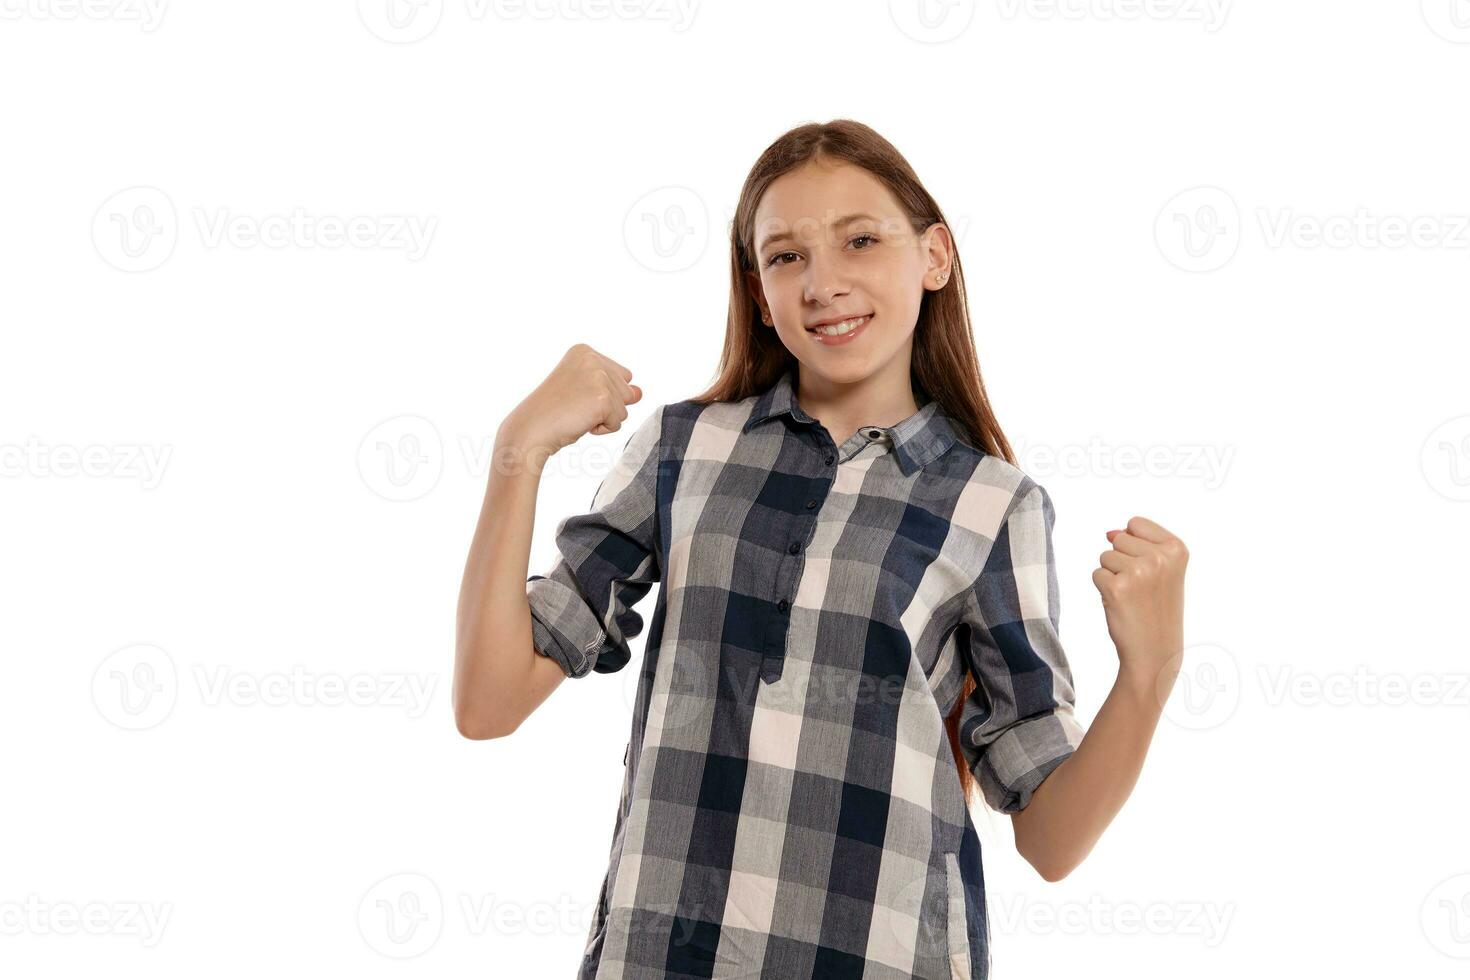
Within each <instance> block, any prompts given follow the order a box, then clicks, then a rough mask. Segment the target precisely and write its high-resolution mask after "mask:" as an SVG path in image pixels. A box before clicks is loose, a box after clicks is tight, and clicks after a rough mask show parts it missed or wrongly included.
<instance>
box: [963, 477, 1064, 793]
mask: <svg viewBox="0 0 1470 980" xmlns="http://www.w3.org/2000/svg"><path fill="white" fill-rule="evenodd" d="M1055 520H1056V515H1055V512H1054V510H1053V508H1052V502H1051V497H1050V496H1049V495H1048V494H1047V492H1046V490H1045V489H1044V488H1042V486H1041V485H1040V484H1038V483H1035V482H1034V481H1031V480H1030V479H1029V478H1028V479H1027V480H1025V481H1023V483H1022V485H1021V486H1020V487H1019V488H1018V490H1017V497H1016V500H1015V501H1014V502H1013V503H1012V505H1011V508H1010V510H1009V512H1008V513H1007V515H1006V518H1005V520H1004V521H1002V523H1001V525H1000V528H999V530H998V532H997V534H996V537H995V543H994V546H993V547H992V549H991V552H990V556H989V557H988V558H987V559H986V563H985V568H984V571H983V573H982V574H981V575H980V577H979V578H978V579H977V580H976V582H975V586H974V589H973V590H972V592H971V596H970V600H971V601H970V603H969V606H968V610H967V612H966V615H965V619H964V624H965V625H966V626H968V627H969V629H968V631H967V632H968V641H965V640H963V639H962V640H961V642H960V647H959V649H960V651H961V653H962V654H964V655H965V658H966V663H967V669H969V670H971V671H972V672H973V673H974V676H975V681H976V689H975V690H974V692H972V693H971V695H970V696H969V698H968V699H967V700H966V702H965V704H964V705H963V707H962V708H961V712H960V720H959V736H960V739H959V741H960V746H961V750H962V751H963V753H964V755H965V758H966V761H967V762H968V763H969V766H970V770H971V772H973V773H974V774H975V778H976V781H977V782H978V784H979V786H980V791H981V793H982V795H983V796H984V798H985V801H986V803H987V804H988V805H989V806H990V807H991V808H992V809H995V810H998V811H1000V812H1001V813H1015V812H1016V811H1018V810H1022V809H1024V808H1025V807H1026V806H1027V804H1029V803H1030V802H1031V795H1032V793H1033V792H1035V790H1036V787H1038V786H1040V785H1041V781H1042V780H1043V779H1045V778H1046V777H1047V776H1048V775H1049V774H1050V773H1051V772H1052V770H1054V769H1055V768H1056V767H1057V766H1059V765H1061V764H1062V762H1064V761H1065V760H1066V759H1067V757H1068V756H1070V755H1072V753H1073V752H1075V751H1076V749H1077V746H1078V745H1079V744H1080V743H1081V741H1082V735H1083V730H1082V727H1081V725H1080V724H1079V723H1078V722H1077V719H1076V717H1075V713H1074V712H1075V694H1074V692H1073V688H1072V671H1071V668H1070V666H1069V665H1068V663H1067V657H1066V653H1065V651H1064V650H1063V649H1062V644H1061V639H1060V636H1059V634H1058V621H1059V615H1060V612H1059V601H1058V593H1057V573H1056V562H1055V558H1054V554H1053V550H1052V540H1051V535H1052V526H1053V524H1054V523H1055Z"/></svg>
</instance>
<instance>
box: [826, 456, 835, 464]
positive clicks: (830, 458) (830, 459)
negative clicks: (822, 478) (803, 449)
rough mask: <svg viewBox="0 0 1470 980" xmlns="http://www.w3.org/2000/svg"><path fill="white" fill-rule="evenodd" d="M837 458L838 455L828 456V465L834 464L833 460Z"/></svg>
mask: <svg viewBox="0 0 1470 980" xmlns="http://www.w3.org/2000/svg"><path fill="white" fill-rule="evenodd" d="M836 458H837V457H836V456H828V457H827V465H828V466H831V465H832V461H833V460H834V459H836Z"/></svg>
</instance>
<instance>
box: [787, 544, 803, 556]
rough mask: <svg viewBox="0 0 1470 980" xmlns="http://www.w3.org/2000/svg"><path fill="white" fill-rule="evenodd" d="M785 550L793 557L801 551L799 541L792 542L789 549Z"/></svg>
mask: <svg viewBox="0 0 1470 980" xmlns="http://www.w3.org/2000/svg"><path fill="white" fill-rule="evenodd" d="M786 550H787V551H789V552H791V553H792V554H793V555H794V554H796V553H797V552H798V551H800V550H801V542H800V541H793V542H791V546H790V547H789V548H787V549H786Z"/></svg>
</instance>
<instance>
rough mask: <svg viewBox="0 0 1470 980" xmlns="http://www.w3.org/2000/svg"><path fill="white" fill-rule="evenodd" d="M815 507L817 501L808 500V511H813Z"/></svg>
mask: <svg viewBox="0 0 1470 980" xmlns="http://www.w3.org/2000/svg"><path fill="white" fill-rule="evenodd" d="M815 506H817V502H816V501H815V500H808V501H807V502H806V509H807V510H811V509H812V508H813V507H815Z"/></svg>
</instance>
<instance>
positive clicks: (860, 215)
mask: <svg viewBox="0 0 1470 980" xmlns="http://www.w3.org/2000/svg"><path fill="white" fill-rule="evenodd" d="M864 218H866V219H867V220H869V221H879V220H881V219H879V218H878V217H877V216H875V215H871V214H868V213H867V212H866V211H857V212H855V213H853V214H846V215H843V216H842V217H840V218H837V219H834V220H833V222H832V224H831V225H829V226H828V227H831V228H841V227H842V226H844V225H850V224H852V223H853V222H854V221H862V220H863V219H864ZM791 237H792V235H791V232H789V231H783V232H781V233H780V234H776V235H771V236H770V237H768V238H766V239H765V240H763V241H762V242H761V243H760V244H759V245H757V246H756V251H757V252H762V251H765V250H766V249H767V248H769V247H770V246H772V245H774V244H776V243H777V242H784V241H787V240H788V239H790V238H791Z"/></svg>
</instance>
